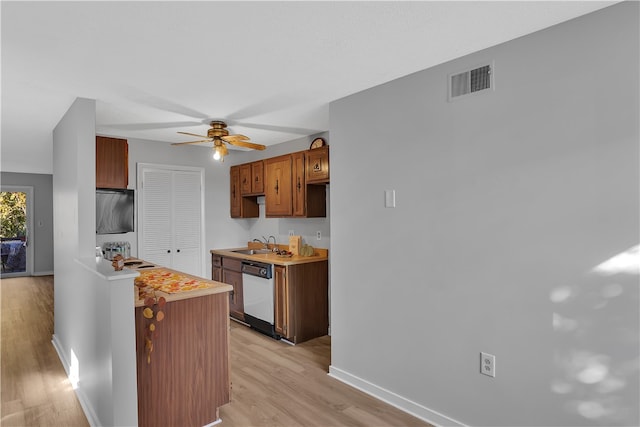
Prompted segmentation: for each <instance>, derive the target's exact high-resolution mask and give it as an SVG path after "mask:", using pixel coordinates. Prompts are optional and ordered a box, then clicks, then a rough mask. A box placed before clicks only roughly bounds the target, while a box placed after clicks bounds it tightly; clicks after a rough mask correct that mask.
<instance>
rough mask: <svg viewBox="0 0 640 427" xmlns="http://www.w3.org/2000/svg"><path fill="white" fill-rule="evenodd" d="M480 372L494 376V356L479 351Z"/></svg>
mask: <svg viewBox="0 0 640 427" xmlns="http://www.w3.org/2000/svg"><path fill="white" fill-rule="evenodd" d="M480 373H481V374H484V375H488V376H490V377H494V378H495V376H496V356H494V355H493V354H489V353H480Z"/></svg>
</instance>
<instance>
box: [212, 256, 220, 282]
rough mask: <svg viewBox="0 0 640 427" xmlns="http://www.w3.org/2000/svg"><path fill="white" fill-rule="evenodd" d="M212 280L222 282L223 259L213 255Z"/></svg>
mask: <svg viewBox="0 0 640 427" xmlns="http://www.w3.org/2000/svg"><path fill="white" fill-rule="evenodd" d="M211 280H215V281H216V282H222V257H221V256H220V255H215V254H212V255H211Z"/></svg>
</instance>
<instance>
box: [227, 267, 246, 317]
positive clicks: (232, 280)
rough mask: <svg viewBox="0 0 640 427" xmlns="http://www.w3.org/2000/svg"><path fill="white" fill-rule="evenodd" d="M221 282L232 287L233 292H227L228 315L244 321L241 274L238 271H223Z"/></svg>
mask: <svg viewBox="0 0 640 427" xmlns="http://www.w3.org/2000/svg"><path fill="white" fill-rule="evenodd" d="M222 282H223V283H226V284H228V285H231V286H232V287H233V290H232V291H231V292H229V314H230V315H231V316H233V317H235V318H236V319H240V320H244V302H243V298H242V273H240V272H238V271H233V270H227V269H223V270H222Z"/></svg>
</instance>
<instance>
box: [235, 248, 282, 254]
mask: <svg viewBox="0 0 640 427" xmlns="http://www.w3.org/2000/svg"><path fill="white" fill-rule="evenodd" d="M231 252H234V253H237V254H244V255H258V254H270V253H271V252H272V251H271V250H270V249H237V250H235V251H231Z"/></svg>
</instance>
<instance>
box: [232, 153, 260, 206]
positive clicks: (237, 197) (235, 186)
mask: <svg viewBox="0 0 640 427" xmlns="http://www.w3.org/2000/svg"><path fill="white" fill-rule="evenodd" d="M241 168H242V166H231V168H229V200H230V201H229V204H230V214H231V218H257V217H258V215H259V214H260V208H259V206H258V201H257V197H242V178H241Z"/></svg>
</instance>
